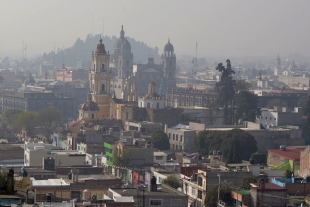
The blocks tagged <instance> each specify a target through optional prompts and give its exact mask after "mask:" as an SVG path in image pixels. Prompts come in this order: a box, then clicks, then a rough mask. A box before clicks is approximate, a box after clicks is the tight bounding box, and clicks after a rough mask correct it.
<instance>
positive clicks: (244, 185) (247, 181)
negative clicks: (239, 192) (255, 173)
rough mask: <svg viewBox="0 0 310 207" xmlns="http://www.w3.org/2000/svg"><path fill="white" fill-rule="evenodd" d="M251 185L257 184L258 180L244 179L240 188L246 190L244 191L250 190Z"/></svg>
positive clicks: (252, 178)
mask: <svg viewBox="0 0 310 207" xmlns="http://www.w3.org/2000/svg"><path fill="white" fill-rule="evenodd" d="M250 183H257V179H256V178H254V177H244V178H242V184H241V186H240V188H241V189H244V190H250V189H251V185H250Z"/></svg>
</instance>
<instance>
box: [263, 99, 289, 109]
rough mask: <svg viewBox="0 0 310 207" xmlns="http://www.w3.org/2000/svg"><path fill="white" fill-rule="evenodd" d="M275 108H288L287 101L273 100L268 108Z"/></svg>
mask: <svg viewBox="0 0 310 207" xmlns="http://www.w3.org/2000/svg"><path fill="white" fill-rule="evenodd" d="M275 106H280V107H287V103H286V102H285V101H281V100H280V99H279V98H275V99H272V100H270V101H269V102H268V104H267V107H268V108H270V109H273V107H275Z"/></svg>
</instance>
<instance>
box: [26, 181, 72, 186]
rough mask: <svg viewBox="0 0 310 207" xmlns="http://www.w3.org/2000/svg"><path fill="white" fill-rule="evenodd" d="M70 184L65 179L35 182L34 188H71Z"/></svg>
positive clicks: (33, 183)
mask: <svg viewBox="0 0 310 207" xmlns="http://www.w3.org/2000/svg"><path fill="white" fill-rule="evenodd" d="M69 185H70V183H68V182H66V181H65V180H63V179H48V180H33V181H32V186H33V187H43V186H69Z"/></svg>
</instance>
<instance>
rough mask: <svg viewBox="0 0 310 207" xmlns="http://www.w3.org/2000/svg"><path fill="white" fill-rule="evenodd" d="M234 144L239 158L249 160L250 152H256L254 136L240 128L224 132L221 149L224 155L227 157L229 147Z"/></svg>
mask: <svg viewBox="0 0 310 207" xmlns="http://www.w3.org/2000/svg"><path fill="white" fill-rule="evenodd" d="M235 146H236V152H234V151H233V152H232V153H235V154H238V156H239V157H240V159H242V160H249V158H250V156H251V154H253V153H254V152H257V142H256V140H255V138H254V137H253V136H252V135H251V134H250V133H248V132H246V131H243V130H241V129H232V130H229V131H226V132H225V135H224V139H223V142H222V144H221V151H222V153H223V156H224V157H227V158H228V157H229V153H230V151H231V148H233V147H235Z"/></svg>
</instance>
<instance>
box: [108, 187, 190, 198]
mask: <svg viewBox="0 0 310 207" xmlns="http://www.w3.org/2000/svg"><path fill="white" fill-rule="evenodd" d="M157 186H158V187H157V191H155V192H150V191H148V189H147V188H144V195H145V196H154V197H174V196H175V197H180V196H184V197H186V198H187V197H188V196H187V195H185V194H183V193H181V192H180V191H178V190H176V189H173V188H170V187H167V186H165V185H161V186H160V185H157ZM110 190H112V191H114V192H115V193H117V194H119V195H121V196H137V188H110Z"/></svg>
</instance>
